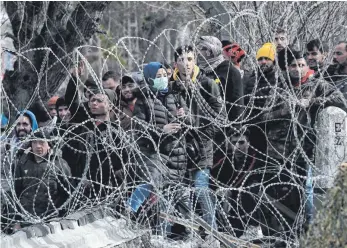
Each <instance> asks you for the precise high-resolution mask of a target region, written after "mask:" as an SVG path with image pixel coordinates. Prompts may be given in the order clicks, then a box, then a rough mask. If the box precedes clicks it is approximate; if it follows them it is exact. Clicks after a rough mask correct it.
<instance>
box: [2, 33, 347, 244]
mask: <svg viewBox="0 0 347 248" xmlns="http://www.w3.org/2000/svg"><path fill="white" fill-rule="evenodd" d="M329 52H330V51H329V47H327V45H326V44H324V43H322V42H321V41H320V40H319V39H314V40H312V41H310V42H308V43H307V44H306V50H305V51H304V52H302V51H296V50H295V49H294V48H293V47H292V46H290V44H289V39H288V37H287V34H286V32H285V31H284V30H277V32H276V34H275V38H274V40H273V42H272V43H270V42H269V43H265V44H263V45H262V46H261V47H260V48H259V49H258V50H257V53H256V64H257V66H255V67H254V68H253V70H249V69H248V70H247V69H245V68H244V66H243V62H244V60H245V59H246V57H247V56H248V55H247V53H246V52H245V51H244V50H243V49H242V47H240V45H239V44H236V43H232V42H230V41H227V40H224V41H220V40H219V39H218V38H216V37H213V36H202V37H200V39H198V41H197V43H196V44H194V45H183V46H180V47H178V48H177V49H176V50H175V53H174V58H173V59H174V63H172V64H165V63H160V62H150V63H148V64H146V65H144V67H143V70H141V71H134V72H131V73H126V74H125V75H122V76H120V75H121V74H120V73H119V72H116V71H108V72H106V73H105V74H104V75H103V77H102V79H101V80H100V82H102V84H99V83H98V82H99V80H90V79H88V80H87V81H85V82H82V80H81V75H82V74H83V73H84V70H85V68H84V67H83V65H81V64H80V65H79V66H77V68H73V69H72V70H71V71H70V74H71V76H70V80H69V82H68V85H67V88H66V92H65V95H63V96H53V97H52V98H51V99H49V101H48V102H47V106H46V112H47V113H49V117H47V118H43V117H42V115H44V114H42V111H41V112H40V113H39V112H38V111H37V112H36V113H35V110H32V111H30V110H24V111H22V112H20V113H18V116H17V117H16V120H15V122H14V125H13V126H14V130H13V132H12V129H11V128H10V127H11V126H12V125H9V123H8V120H7V118H6V117H5V115H2V116H1V128H2V130H1V175H2V177H1V188H2V190H1V194H2V202H1V204H2V216H1V218H2V221H1V222H2V230H3V231H6V230H7V231H8V230H13V229H18V228H20V226H25V225H26V223H36V222H38V221H47V220H49V219H50V218H52V217H55V216H64V215H66V214H69V213H71V212H73V211H75V210H76V209H82V208H89V207H92V206H96V205H102V204H105V202H108V203H112V206H113V207H114V209H115V210H116V209H117V210H119V212H121V213H122V214H124V213H131V214H132V216H133V217H134V218H136V216H138V215H139V214H140V213H143V212H144V211H145V209H146V208H145V207H144V206H145V203H146V202H148V201H154V200H157V202H158V206H159V207H158V208H159V210H160V212H164V213H168V214H173V213H174V212H175V211H178V213H180V214H182V215H183V216H186V217H185V218H188V217H187V216H189V215H184V214H183V212H184V210H182V209H181V208H180V204H176V203H177V202H180V203H182V204H185V205H186V206H188V207H189V208H190V210H191V211H193V212H194V211H196V212H197V214H201V215H202V218H203V219H204V220H205V221H206V222H207V223H208V225H209V226H210V227H211V228H212V229H215V230H221V231H228V232H230V233H231V234H232V235H234V236H236V237H240V236H241V235H245V232H246V231H247V230H248V229H250V228H255V229H256V230H257V228H258V229H259V228H260V232H261V233H263V234H266V235H275V234H278V233H282V234H284V235H287V234H288V233H295V234H298V233H299V232H301V230H302V227H303V226H305V224H307V223H310V222H311V221H312V219H313V218H314V214H313V209H314V206H313V205H312V192H311V191H312V190H310V189H311V188H312V184H311V185H310V184H309V183H308V181H309V180H308V179H309V178H310V173H311V170H312V166H313V165H314V163H315V156H314V155H315V146H316V142H317V141H316V140H315V137H316V135H315V132H316V130H315V120H316V119H317V115H318V114H319V113H320V111H321V110H322V109H324V108H327V107H329V106H334V107H338V108H340V109H342V110H344V111H346V107H347V106H346V97H347V41H344V42H340V43H338V44H337V45H336V46H335V47H334V51H333V61H332V62H333V63H332V64H330V61H329V59H328V57H327V55H328V53H329ZM81 85H82V86H83V89H84V95H83V96H82V95H80V94H79V90H78V89H79V87H80V86H81ZM43 112H45V111H43ZM307 192H309V193H307ZM120 195H122V197H121V200H116V199H119V196H120ZM270 198H271V199H272V200H270ZM153 199H154V200H153ZM278 202H279V203H280V204H282V205H283V206H285V207H286V208H288V209H290V210H291V211H292V212H293V213H294V218H290V216H288V214H287V215H286V214H283V213H281V212H280V211H279V210H277V207H276V206H277V205H276V204H277V203H278ZM196 206H199V207H198V208H197V207H196ZM175 209H176V210H175ZM172 227H173V223H172V222H170V221H169V220H168V219H164V218H161V217H158V218H157V221H156V224H155V225H153V229H154V230H156V231H157V232H160V233H161V234H162V235H169V234H170V233H172ZM226 228H227V230H224V229H226ZM191 232H192V230H191V228H190V227H188V226H187V227H186V228H185V230H184V231H183V233H184V235H185V236H187V235H189V234H190V233H191ZM204 238H205V243H206V244H207V245H208V246H210V247H219V241H218V240H217V239H215V238H214V237H213V236H212V235H207V236H206V237H204Z"/></svg>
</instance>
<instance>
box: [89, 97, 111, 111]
mask: <svg viewBox="0 0 347 248" xmlns="http://www.w3.org/2000/svg"><path fill="white" fill-rule="evenodd" d="M89 108H90V112H91V113H92V114H93V115H96V116H98V115H106V114H107V113H108V112H110V104H109V101H108V97H107V96H106V95H104V94H100V93H99V94H95V95H93V96H91V97H90V99H89Z"/></svg>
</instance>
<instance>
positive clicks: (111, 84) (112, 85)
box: [102, 78, 119, 90]
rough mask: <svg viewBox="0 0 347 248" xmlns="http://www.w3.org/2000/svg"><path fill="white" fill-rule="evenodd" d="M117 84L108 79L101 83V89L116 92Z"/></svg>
mask: <svg viewBox="0 0 347 248" xmlns="http://www.w3.org/2000/svg"><path fill="white" fill-rule="evenodd" d="M118 85H119V82H117V81H115V80H114V79H113V78H109V79H107V80H105V81H102V87H103V88H104V89H110V90H116V88H117V86H118Z"/></svg>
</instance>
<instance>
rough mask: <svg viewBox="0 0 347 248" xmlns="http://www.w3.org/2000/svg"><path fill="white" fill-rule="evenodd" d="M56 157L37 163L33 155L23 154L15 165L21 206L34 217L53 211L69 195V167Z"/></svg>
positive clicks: (17, 191) (17, 190) (16, 183)
mask: <svg viewBox="0 0 347 248" xmlns="http://www.w3.org/2000/svg"><path fill="white" fill-rule="evenodd" d="M54 157H55V156H54ZM54 157H53V156H52V157H49V158H48V157H47V158H46V159H47V160H46V159H45V160H43V161H42V162H40V163H37V162H36V161H35V158H34V155H33V154H31V153H29V154H23V156H22V157H21V159H20V160H19V162H18V164H17V165H16V166H15V182H14V185H15V191H16V195H17V197H18V199H19V202H20V204H21V206H22V207H23V208H24V209H25V210H26V211H28V212H29V213H30V214H32V215H34V216H40V217H43V216H45V215H48V214H50V213H52V212H53V211H55V208H59V207H60V206H61V205H62V204H63V203H64V202H65V201H66V199H67V198H68V193H67V192H66V190H68V191H70V188H69V183H68V182H69V180H70V178H69V177H71V172H70V168H69V166H68V165H67V163H66V161H65V160H63V159H62V158H57V157H55V158H56V159H54ZM62 185H63V186H64V187H65V189H64V188H63V186H62Z"/></svg>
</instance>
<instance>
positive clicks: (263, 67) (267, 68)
mask: <svg viewBox="0 0 347 248" xmlns="http://www.w3.org/2000/svg"><path fill="white" fill-rule="evenodd" d="M259 67H260V70H261V71H262V72H263V73H268V72H270V71H272V69H273V65H260V66H259Z"/></svg>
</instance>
